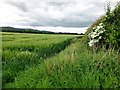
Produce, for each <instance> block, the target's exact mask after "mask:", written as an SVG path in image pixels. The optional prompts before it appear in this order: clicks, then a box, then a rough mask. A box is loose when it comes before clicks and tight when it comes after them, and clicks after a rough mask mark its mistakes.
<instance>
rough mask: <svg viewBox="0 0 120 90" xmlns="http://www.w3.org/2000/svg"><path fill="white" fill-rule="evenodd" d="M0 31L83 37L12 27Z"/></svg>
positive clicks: (2, 28)
mask: <svg viewBox="0 0 120 90" xmlns="http://www.w3.org/2000/svg"><path fill="white" fill-rule="evenodd" d="M0 31H2V32H17V33H35V34H70V35H83V33H81V34H78V33H63V32H51V31H45V30H41V31H39V30H36V29H21V28H13V27H1V29H0Z"/></svg>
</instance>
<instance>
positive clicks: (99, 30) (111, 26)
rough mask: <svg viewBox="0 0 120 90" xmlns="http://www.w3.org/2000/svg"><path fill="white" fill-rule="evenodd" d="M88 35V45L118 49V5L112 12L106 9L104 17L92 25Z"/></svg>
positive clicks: (119, 8)
mask: <svg viewBox="0 0 120 90" xmlns="http://www.w3.org/2000/svg"><path fill="white" fill-rule="evenodd" d="M91 31H92V32H90V33H89V34H88V38H89V40H88V45H89V46H90V47H92V46H94V45H104V46H106V48H111V47H113V48H114V47H115V48H119V47H120V4H119V3H118V5H116V7H115V9H114V10H113V11H111V10H110V6H109V5H108V7H107V12H106V15H105V16H104V17H103V18H102V19H101V21H100V22H99V24H96V25H94V26H93V27H92V28H91Z"/></svg>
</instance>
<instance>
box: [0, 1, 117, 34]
mask: <svg viewBox="0 0 120 90" xmlns="http://www.w3.org/2000/svg"><path fill="white" fill-rule="evenodd" d="M111 1H112V8H113V7H114V5H115V3H116V2H117V1H119V0H111ZM105 3H106V1H105V0H101V1H96V0H82V1H80V0H66V1H65V0H63V1H61V0H56V1H53V2H52V0H44V1H43V0H34V1H33V0H29V1H25V0H9V1H8V0H2V1H1V3H0V26H19V27H32V28H38V27H39V29H42V28H43V27H44V28H46V27H47V28H46V29H49V30H54V31H60V30H61V31H66V32H67V31H70V32H74V31H76V32H78V30H81V29H82V30H83V28H85V27H89V26H90V25H91V24H92V23H93V22H94V21H95V20H96V19H97V18H98V17H100V16H102V15H103V14H104V13H105V10H104V8H105ZM40 27H41V28H40ZM48 27H49V28H48ZM53 27H54V28H53ZM82 27H83V28H82ZM55 28H56V29H55ZM63 28H64V29H63ZM73 28H74V29H73ZM80 28H81V29H80ZM81 32H83V31H81Z"/></svg>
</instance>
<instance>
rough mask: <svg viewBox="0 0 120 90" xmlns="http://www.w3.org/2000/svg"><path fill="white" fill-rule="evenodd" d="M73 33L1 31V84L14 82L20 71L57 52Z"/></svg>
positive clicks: (69, 41) (66, 43)
mask: <svg viewBox="0 0 120 90" xmlns="http://www.w3.org/2000/svg"><path fill="white" fill-rule="evenodd" d="M75 37H77V36H75V35H47V36H46V35H43V34H20V33H2V41H3V43H2V46H3V52H2V64H3V80H2V81H3V85H5V84H6V83H8V82H14V81H15V77H17V76H18V75H19V73H21V71H24V70H27V69H29V68H30V67H31V66H34V65H37V64H39V63H42V61H43V59H44V58H48V57H51V56H54V55H56V54H58V53H59V52H60V51H62V50H64V49H65V47H66V46H68V45H69V44H70V43H71V40H72V39H73V38H75Z"/></svg>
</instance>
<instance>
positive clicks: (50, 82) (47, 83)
mask: <svg viewBox="0 0 120 90" xmlns="http://www.w3.org/2000/svg"><path fill="white" fill-rule="evenodd" d="M119 58H120V55H119V53H118V52H117V51H115V50H113V49H112V50H111V49H109V50H106V49H104V48H102V49H101V50H100V51H99V52H96V51H92V50H90V49H89V48H87V47H86V46H85V45H84V44H83V42H82V41H81V39H76V40H75V43H73V44H71V45H70V46H68V47H67V48H66V49H65V50H64V51H62V52H61V53H59V54H57V55H56V56H54V57H49V58H46V59H43V62H42V63H40V64H37V65H34V66H32V67H29V69H27V70H25V71H22V72H20V73H19V76H16V77H15V80H14V82H11V83H7V84H5V85H4V88H120V59H119ZM29 59H30V58H29ZM12 74H13V73H12Z"/></svg>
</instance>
